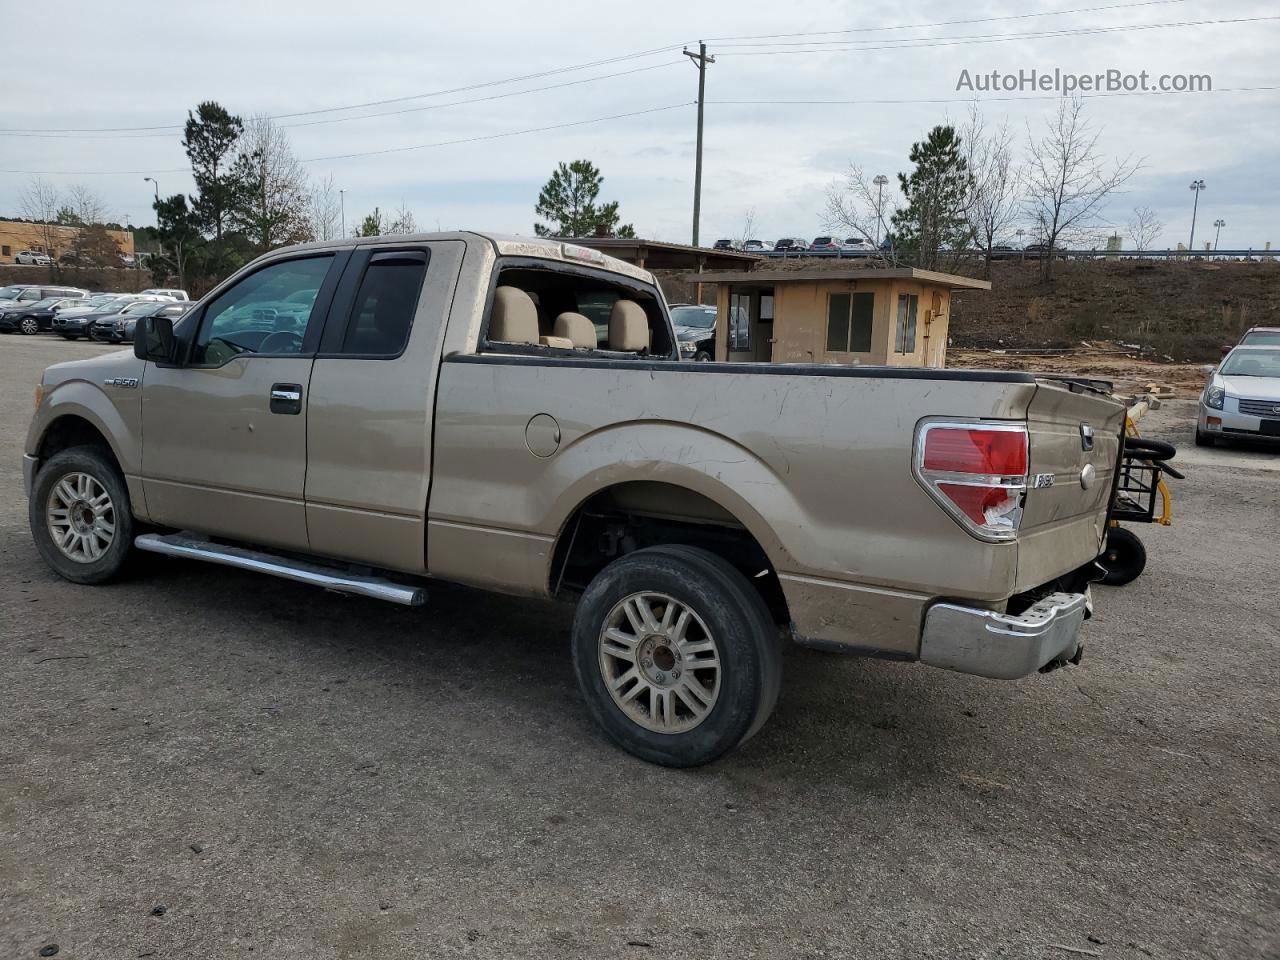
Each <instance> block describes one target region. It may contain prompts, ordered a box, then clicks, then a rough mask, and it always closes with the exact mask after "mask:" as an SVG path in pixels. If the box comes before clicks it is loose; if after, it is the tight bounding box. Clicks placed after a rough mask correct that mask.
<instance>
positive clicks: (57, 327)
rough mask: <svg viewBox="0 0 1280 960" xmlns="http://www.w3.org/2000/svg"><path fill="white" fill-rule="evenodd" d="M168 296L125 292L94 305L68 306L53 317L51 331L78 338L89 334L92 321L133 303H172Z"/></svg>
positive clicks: (111, 315) (116, 312) (117, 311)
mask: <svg viewBox="0 0 1280 960" xmlns="http://www.w3.org/2000/svg"><path fill="white" fill-rule="evenodd" d="M173 302H174V301H173V300H171V299H170V298H168V297H160V296H156V295H155V294H149V293H126V294H122V295H119V296H116V297H114V298H112V299H110V300H106V301H104V302H102V303H98V304H96V305H86V306H84V307H76V308H69V309H66V310H61V311H59V313H58V315H57V316H56V317H54V318H53V327H52V329H53V332H54V333H56V334H57V335H58V336H60V337H64V338H65V339H67V340H78V339H79V338H80V337H86V336H88V335H89V330H90V328H91V327H92V325H93V323H94V322H95V321H97V320H102V319H104V318H106V317H112V318H114V317H115V316H116V314H118V313H119V312H120V311H121V310H124V309H125V308H126V307H128V306H130V305H132V304H135V303H173Z"/></svg>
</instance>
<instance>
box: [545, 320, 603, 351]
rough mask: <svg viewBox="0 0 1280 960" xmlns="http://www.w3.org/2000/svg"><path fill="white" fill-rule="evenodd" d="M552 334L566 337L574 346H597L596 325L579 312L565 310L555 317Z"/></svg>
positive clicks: (590, 347)
mask: <svg viewBox="0 0 1280 960" xmlns="http://www.w3.org/2000/svg"><path fill="white" fill-rule="evenodd" d="M551 332H552V334H553V335H555V336H557V337H567V338H568V339H570V340H572V341H573V345H574V346H575V347H587V348H589V349H591V350H594V349H595V348H596V347H597V346H599V341H598V340H597V338H596V325H595V324H594V323H592V322H591V321H590V320H588V319H587V318H586V317H584V316H583V315H582V314H580V313H572V312H565V313H562V314H560V316H558V317H556V324H555V327H554V328H553V329H552V331H551Z"/></svg>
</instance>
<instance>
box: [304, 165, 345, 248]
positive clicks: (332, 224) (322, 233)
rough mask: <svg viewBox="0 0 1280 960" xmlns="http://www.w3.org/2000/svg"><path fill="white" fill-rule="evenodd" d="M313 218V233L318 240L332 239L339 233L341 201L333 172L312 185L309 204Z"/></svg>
mask: <svg viewBox="0 0 1280 960" xmlns="http://www.w3.org/2000/svg"><path fill="white" fill-rule="evenodd" d="M308 213H309V216H310V218H311V235H312V236H313V237H314V238H315V239H316V240H332V239H333V238H334V237H336V236H337V235H338V233H339V230H340V227H339V220H340V217H341V215H342V209H341V201H340V199H339V197H338V191H337V188H335V187H334V185H333V174H332V173H331V174H329V175H328V176H327V177H325V178H324V179H323V180H319V181H317V182H315V183H313V184H312V185H311V198H310V201H309V205H308Z"/></svg>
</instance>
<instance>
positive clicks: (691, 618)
mask: <svg viewBox="0 0 1280 960" xmlns="http://www.w3.org/2000/svg"><path fill="white" fill-rule="evenodd" d="M598 646H599V650H600V672H601V674H602V675H603V677H604V682H605V687H606V688H607V689H608V691H609V695H610V696H611V697H612V698H613V702H614V703H615V704H616V705H617V706H618V708H619V709H620V710H622V712H623V713H625V714H626V715H627V717H628V718H629V719H631V720H632V721H633V722H635V723H637V724H639V725H640V726H642V727H644V728H645V729H646V730H652V731H654V732H656V733H686V732H688V731H689V730H692V729H693V728H695V727H697V726H698V725H699V724H700V723H702V722H703V721H704V720H705V719H706V718H707V717H708V716H709V715H710V713H711V711H712V709H713V708H714V707H715V705H716V700H717V698H718V697H719V695H720V677H721V664H720V650H719V647H718V646H717V645H716V641H715V638H714V637H713V636H712V635H711V631H710V630H709V629H707V625H706V623H705V622H703V620H702V618H701V617H699V616H698V614H697V613H696V612H695V611H694V610H693V609H692V608H691V607H689V606H688V605H687V604H685V603H682V602H681V601H679V600H676V599H675V598H674V597H670V596H668V595H666V594H664V593H649V592H645V593H633V594H631V595H630V596H628V597H624V598H623V599H622V600H621V601H619V602H618V603H617V604H616V605H615V606H614V608H613V609H612V610H611V611H610V612H609V615H608V617H606V618H605V621H604V626H603V627H602V628H601V630H600V637H599V642H598Z"/></svg>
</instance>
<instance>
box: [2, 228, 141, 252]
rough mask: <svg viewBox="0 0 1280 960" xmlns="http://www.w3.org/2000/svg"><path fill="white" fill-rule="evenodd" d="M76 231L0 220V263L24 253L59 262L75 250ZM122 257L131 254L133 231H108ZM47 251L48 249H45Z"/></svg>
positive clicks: (75, 229)
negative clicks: (58, 259) (69, 251)
mask: <svg viewBox="0 0 1280 960" xmlns="http://www.w3.org/2000/svg"><path fill="white" fill-rule="evenodd" d="M79 234H80V230H79V228H78V227H64V226H55V225H53V224H48V225H46V224H43V223H27V222H26V221H23V220H0V263H13V262H14V257H16V256H17V255H18V254H19V253H22V252H23V251H24V250H30V251H31V252H33V253H44V254H48V255H49V256H51V257H53V258H55V259H56V258H58V257H59V256H61V255H62V254H64V253H66V252H67V251H68V250H71V249H73V248H74V247H75V242H76V237H77V236H79ZM107 234H108V235H109V236H110V237H111V239H112V240H114V241H115V242H116V245H117V246H119V248H120V252H121V253H122V254H124V253H127V254H132V253H133V231H132V230H108V231H107ZM46 248H48V249H46Z"/></svg>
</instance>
